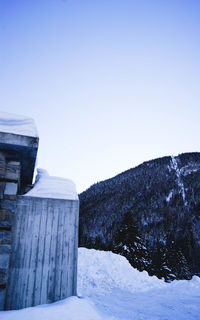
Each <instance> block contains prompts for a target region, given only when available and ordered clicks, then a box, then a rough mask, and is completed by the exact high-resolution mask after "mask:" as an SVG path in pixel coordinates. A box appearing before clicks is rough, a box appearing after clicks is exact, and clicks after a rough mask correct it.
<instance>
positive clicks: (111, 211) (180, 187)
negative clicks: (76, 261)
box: [79, 152, 200, 281]
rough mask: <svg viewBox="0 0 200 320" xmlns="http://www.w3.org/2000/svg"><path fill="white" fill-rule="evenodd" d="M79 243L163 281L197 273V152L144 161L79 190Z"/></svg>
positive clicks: (199, 225) (199, 262)
mask: <svg viewBox="0 0 200 320" xmlns="http://www.w3.org/2000/svg"><path fill="white" fill-rule="evenodd" d="M79 229H80V237H79V245H80V246H84V247H87V248H95V249H103V250H111V251H113V252H115V253H119V254H121V255H124V256H125V257H126V258H127V259H128V260H129V262H130V263H131V265H132V266H133V267H136V268H137V269H139V270H146V271H148V273H149V274H150V275H156V276H158V277H159V278H161V277H164V278H165V280H166V281H170V280H172V279H190V278H191V277H192V276H193V275H200V153H197V152H196V153H184V154H181V155H179V156H177V157H171V156H168V157H163V158H159V159H155V160H151V161H148V162H144V163H143V164H141V165H139V166H138V167H136V168H133V169H130V170H127V171H125V172H123V173H121V174H119V175H117V176H116V177H114V178H111V179H108V180H105V181H102V182H99V183H96V184H94V185H93V186H91V187H90V188H89V189H88V190H86V191H84V192H83V193H81V194H80V227H79Z"/></svg>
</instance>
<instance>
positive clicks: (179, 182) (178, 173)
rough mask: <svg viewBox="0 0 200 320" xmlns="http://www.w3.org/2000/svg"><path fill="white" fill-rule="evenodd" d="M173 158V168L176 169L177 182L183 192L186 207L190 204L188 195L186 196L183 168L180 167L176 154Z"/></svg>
mask: <svg viewBox="0 0 200 320" xmlns="http://www.w3.org/2000/svg"><path fill="white" fill-rule="evenodd" d="M171 158H172V161H171V168H172V169H174V170H175V172H176V176H177V184H178V186H179V188H180V193H181V194H182V198H183V203H184V206H185V207H186V206H187V205H188V202H187V200H186V196H185V188H184V184H183V181H182V179H181V170H180V169H179V167H178V162H177V160H176V158H175V157H174V156H171Z"/></svg>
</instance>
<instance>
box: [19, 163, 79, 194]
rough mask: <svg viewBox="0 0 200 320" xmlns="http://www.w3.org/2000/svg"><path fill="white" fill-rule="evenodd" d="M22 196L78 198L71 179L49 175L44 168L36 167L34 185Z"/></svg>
mask: <svg viewBox="0 0 200 320" xmlns="http://www.w3.org/2000/svg"><path fill="white" fill-rule="evenodd" d="M24 196H30V197H39V198H53V199H66V200H78V195H77V192H76V186H75V184H74V183H73V181H71V180H69V179H65V178H59V177H51V176H49V175H48V172H47V171H46V170H44V169H37V176H36V181H35V185H34V187H33V189H31V190H30V191H29V192H28V193H26V194H25V195H24Z"/></svg>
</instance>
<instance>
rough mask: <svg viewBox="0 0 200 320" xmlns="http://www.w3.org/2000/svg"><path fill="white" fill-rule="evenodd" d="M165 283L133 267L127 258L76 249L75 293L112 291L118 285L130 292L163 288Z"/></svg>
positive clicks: (91, 250) (103, 252) (87, 293)
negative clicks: (76, 281) (76, 285)
mask: <svg viewBox="0 0 200 320" xmlns="http://www.w3.org/2000/svg"><path fill="white" fill-rule="evenodd" d="M165 286H166V283H165V282H164V281H163V280H159V279H158V278H157V277H156V276H153V277H150V276H149V275H148V273H147V272H146V271H142V272H140V271H138V270H137V269H134V268H133V267H132V266H131V265H130V263H129V262H128V260H127V259H126V258H125V257H123V256H120V255H118V254H114V253H112V252H109V251H98V250H94V249H86V248H79V251H78V293H79V294H82V295H88V296H90V293H91V294H93V293H94V292H98V293H99V292H101V293H103V294H105V293H108V292H111V291H112V290H113V289H114V288H120V289H122V290H126V291H129V292H135V291H147V290H149V289H153V288H161V287H165Z"/></svg>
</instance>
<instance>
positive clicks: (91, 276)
mask: <svg viewBox="0 0 200 320" xmlns="http://www.w3.org/2000/svg"><path fill="white" fill-rule="evenodd" d="M78 269H79V270H78V295H79V297H71V298H68V299H65V300H62V301H59V302H57V303H53V304H51V305H43V306H38V307H34V308H27V309H23V310H19V311H6V312H0V319H1V320H36V319H37V320H102V319H103V320H119V319H120V320H200V307H199V299H200V278H198V277H193V279H192V280H190V281H186V280H184V281H174V282H172V283H165V282H164V281H162V280H159V279H157V278H156V277H149V276H148V274H147V273H146V272H139V271H137V270H136V269H133V268H132V267H131V266H130V264H129V263H128V261H127V260H126V259H125V258H124V257H122V256H119V255H116V254H113V253H111V252H104V251H96V250H92V249H91V250H89V249H85V248H79V268H78Z"/></svg>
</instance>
